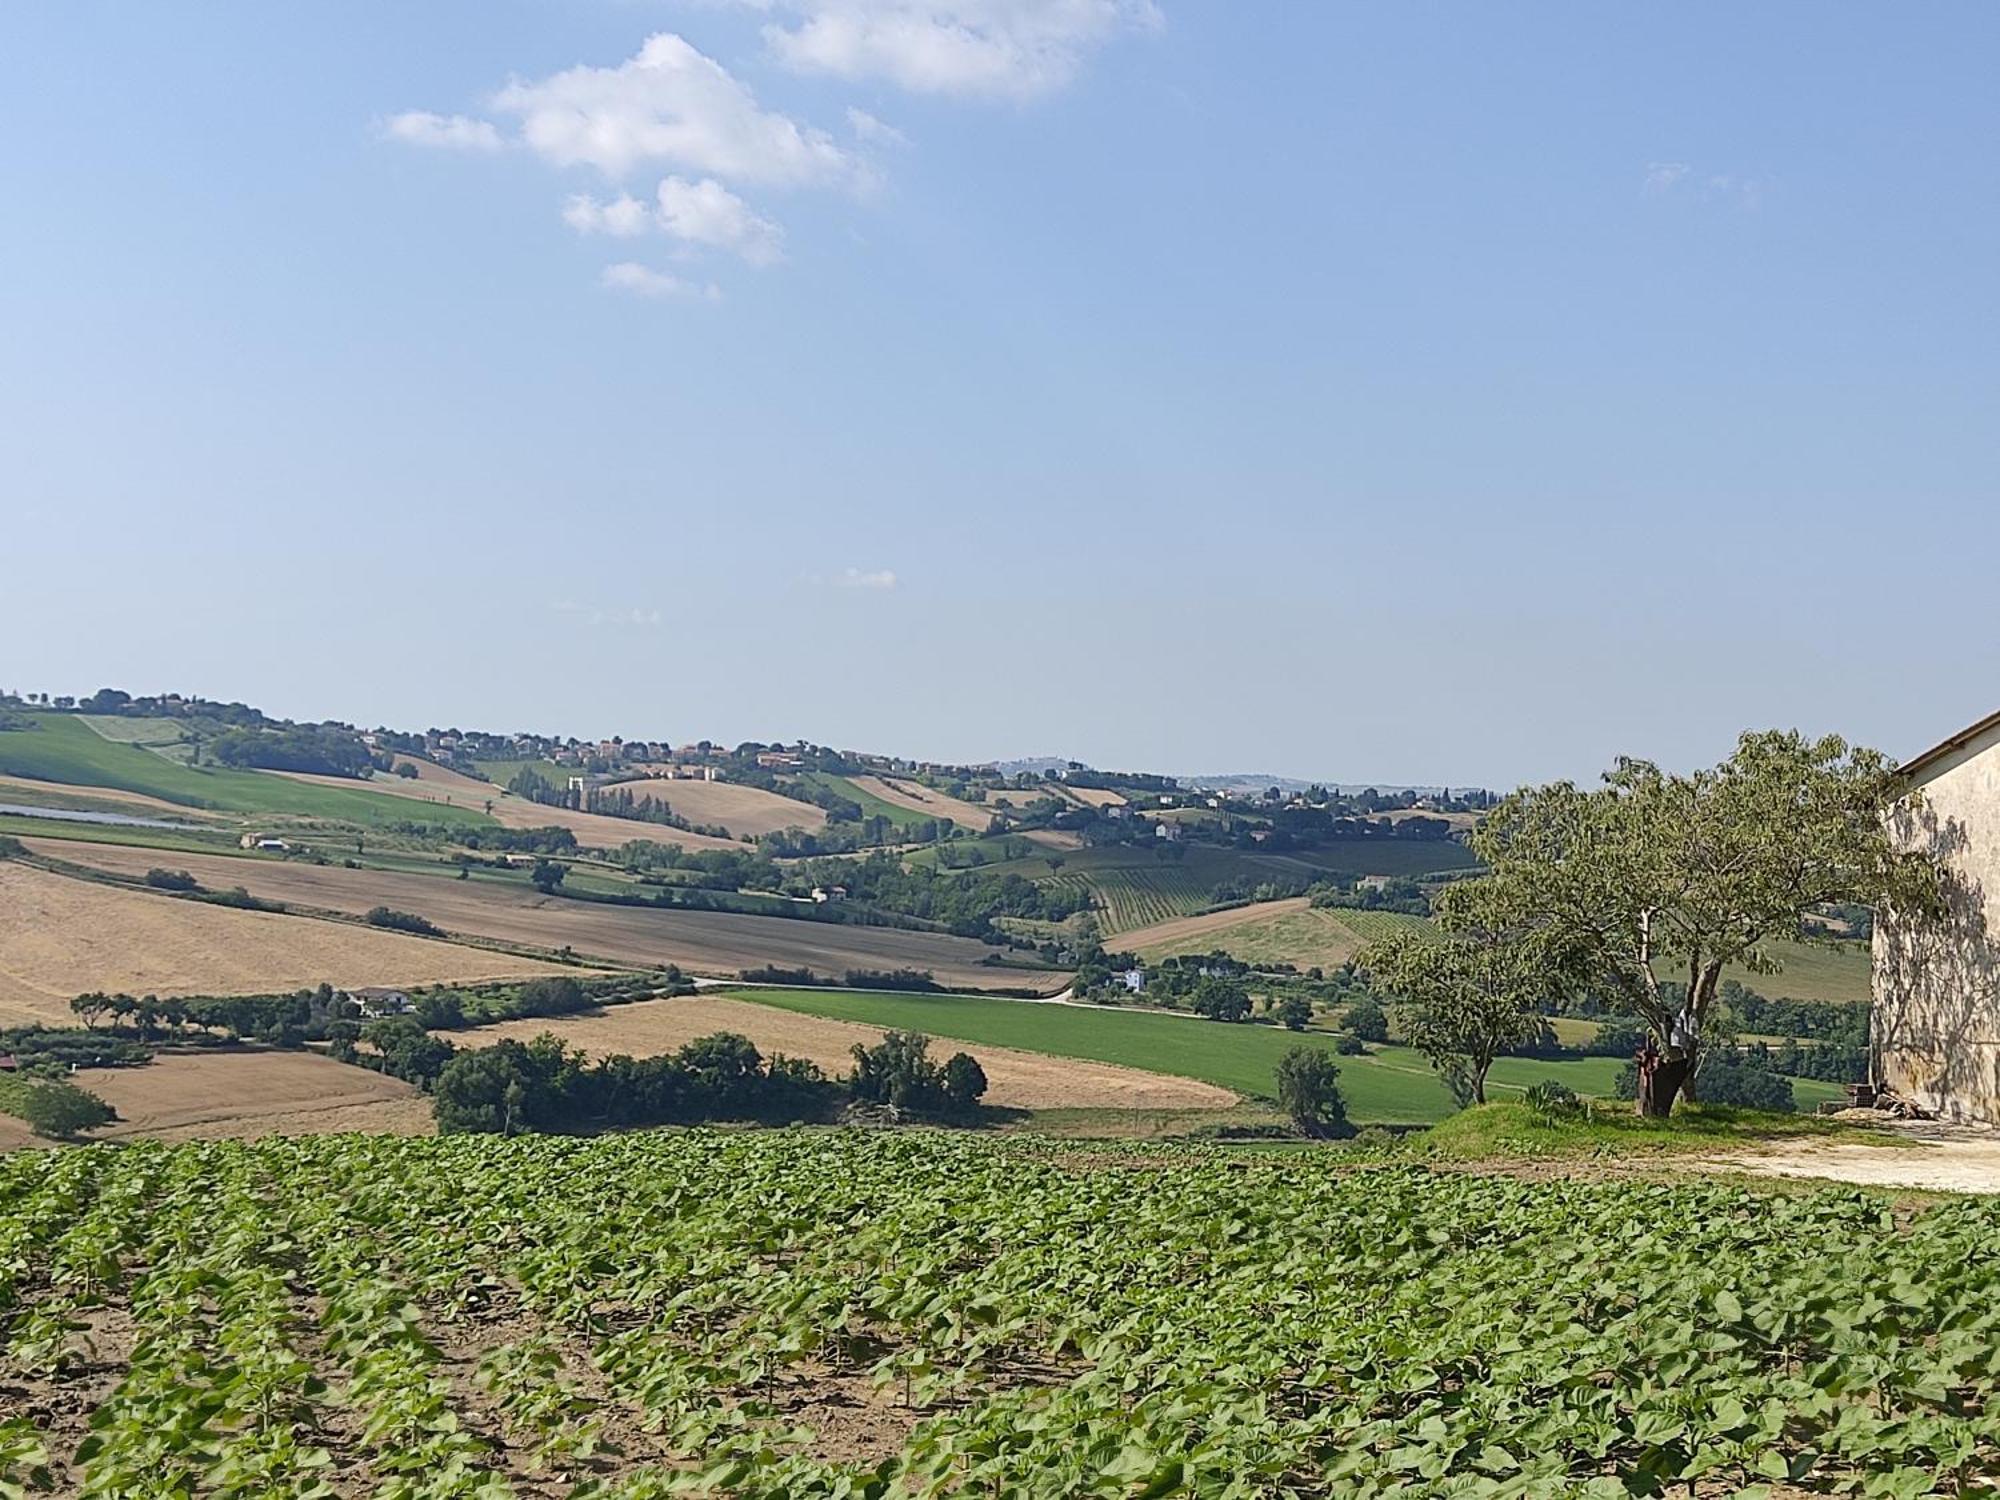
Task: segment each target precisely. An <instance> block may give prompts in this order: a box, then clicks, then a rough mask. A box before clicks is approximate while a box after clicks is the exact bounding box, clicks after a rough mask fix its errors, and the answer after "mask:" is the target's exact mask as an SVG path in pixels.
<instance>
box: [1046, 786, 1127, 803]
mask: <svg viewBox="0 0 2000 1500" xmlns="http://www.w3.org/2000/svg"><path fill="white" fill-rule="evenodd" d="M1061 786H1062V790H1063V794H1064V795H1066V796H1068V797H1070V798H1072V799H1074V800H1075V801H1078V802H1081V803H1082V804H1083V805H1084V806H1085V807H1123V806H1124V805H1125V798H1124V797H1123V796H1122V795H1121V794H1119V793H1117V792H1114V791H1112V790H1111V789H1110V788H1109V787H1093V786H1071V785H1069V783H1067V782H1063V783H1061Z"/></svg>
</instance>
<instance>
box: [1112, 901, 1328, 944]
mask: <svg viewBox="0 0 2000 1500" xmlns="http://www.w3.org/2000/svg"><path fill="white" fill-rule="evenodd" d="M1311 905H1312V903H1311V902H1310V901H1309V900H1308V899H1307V898H1306V897H1304V896H1287V897H1285V898H1284V899H1282V900H1279V901H1259V902H1255V903H1253V904H1251V905H1248V906H1231V907H1226V908H1224V909H1223V910H1222V911H1205V912H1202V913H1201V914H1200V915H1198V916H1192V917H1170V918H1169V919H1168V920H1166V921H1164V922H1155V923H1153V924H1152V925H1151V926H1150V927H1133V928H1129V929H1127V930H1126V931H1124V932H1121V933H1119V934H1118V946H1119V947H1121V948H1126V949H1129V950H1130V951H1131V952H1133V953H1138V952H1141V951H1142V950H1149V949H1150V950H1159V951H1161V952H1163V953H1164V952H1169V951H1171V952H1179V951H1180V950H1181V948H1182V946H1183V945H1184V944H1186V943H1188V942H1190V941H1191V940H1194V939H1205V938H1209V937H1213V936H1214V935H1215V934H1217V933H1220V932H1227V931H1228V930H1229V929H1230V928H1232V927H1243V926H1246V925H1248V924H1250V923H1252V922H1263V921H1267V920H1269V919H1270V918H1272V917H1286V916H1291V915H1292V914H1294V913H1296V912H1302V911H1305V910H1307V909H1308V908H1309V907H1310V906H1311Z"/></svg>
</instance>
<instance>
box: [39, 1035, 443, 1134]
mask: <svg viewBox="0 0 2000 1500" xmlns="http://www.w3.org/2000/svg"><path fill="white" fill-rule="evenodd" d="M76 1081H77V1082H78V1083H79V1084H81V1085H82V1086H83V1087H84V1088H87V1089H89V1090H90V1091H91V1092H92V1093H93V1094H96V1095H97V1096H98V1097H100V1098H101V1099H103V1100H104V1102H105V1103H107V1104H109V1105H110V1106H111V1107H112V1108H113V1109H115V1110H117V1111H118V1123H117V1124H115V1125H111V1126H108V1127H106V1128H105V1129H103V1130H100V1131H96V1132H94V1136H93V1138H94V1139H100V1140H129V1139H132V1138H134V1137H139V1136H144V1137H147V1138H149V1139H153V1140H163V1141H188V1140H247V1139H249V1138H251V1137H253V1136H260V1135H323V1134H326V1133H328V1132H331V1131H339V1130H362V1131H370V1132H374V1133H376V1134H382V1135H429V1134H430V1133H431V1130H432V1123H431V1103H430V1100H429V1099H428V1098H426V1097H425V1095H424V1094H423V1093H422V1092H421V1091H419V1090H418V1089H415V1088H412V1087H411V1086H410V1085H409V1084H407V1083H404V1082H403V1081H402V1080H401V1079H399V1078H386V1077H384V1076H383V1075H382V1074H380V1073H374V1072H370V1071H369V1070H368V1069H367V1068H357V1067H354V1066H352V1065H350V1064H348V1063H339V1062H335V1061H334V1060H333V1059H332V1058H330V1057H321V1056H320V1055H319V1054H318V1053H316V1052H265V1051H259V1050H254V1049H246V1050H243V1051H240V1052H238V1051H230V1052H169V1053H163V1054H162V1055H160V1056H159V1057H156V1058H154V1059H153V1061H152V1062H150V1063H147V1064H146V1065H145V1066H144V1067H139V1068H88V1069H85V1070H84V1071H83V1072H81V1073H78V1074H77V1075H76Z"/></svg>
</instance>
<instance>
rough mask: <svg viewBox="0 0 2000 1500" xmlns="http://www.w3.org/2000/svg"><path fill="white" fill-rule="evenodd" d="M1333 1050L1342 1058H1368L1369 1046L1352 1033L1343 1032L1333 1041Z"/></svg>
mask: <svg viewBox="0 0 2000 1500" xmlns="http://www.w3.org/2000/svg"><path fill="white" fill-rule="evenodd" d="M1333 1050H1334V1051H1335V1052H1338V1053H1339V1054H1340V1055H1341V1056H1342V1057H1366V1056H1367V1055H1368V1044H1367V1043H1366V1042H1364V1041H1362V1040H1361V1038H1360V1037H1358V1036H1356V1035H1355V1034H1354V1033H1353V1032H1351V1031H1343V1032H1342V1033H1341V1034H1340V1035H1339V1036H1337V1037H1335V1038H1334V1039H1333Z"/></svg>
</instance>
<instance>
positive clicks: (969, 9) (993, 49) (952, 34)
mask: <svg viewBox="0 0 2000 1500" xmlns="http://www.w3.org/2000/svg"><path fill="white" fill-rule="evenodd" d="M743 3H745V4H748V5H750V6H752V7H754V8H755V9H758V10H766V11H774V12H777V13H779V14H781V15H783V16H785V17H786V18H787V19H786V20H784V21H777V22H773V23H771V24H770V25H767V26H766V27H765V28H764V40H765V43H766V45H768V46H769V47H770V49H771V52H772V54H773V55H774V56H775V57H776V58H777V59H778V61H779V62H781V63H783V64H784V65H785V66H786V67H789V68H792V69H794V70H796V71H798V72H801V73H826V74H831V75H833V76H834V77H837V78H850V79H861V78H880V79H886V80H888V81H889V82H890V83H893V84H895V85H897V86H898V87H900V88H904V89H908V90H910V91H911V92H912V93H919V94H959V95H972V96H984V97H998V98H1014V99H1026V98H1032V97H1033V96H1035V95H1037V94H1045V93H1049V92H1051V91H1052V90H1055V89H1059V88H1061V87H1062V86H1063V85H1065V84H1067V83H1068V82H1069V81H1070V80H1071V79H1072V78H1074V77H1075V76H1076V74H1077V71H1078V69H1079V68H1081V66H1082V65H1083V61H1084V59H1085V58H1086V57H1088V56H1089V55H1090V54H1091V53H1092V52H1094V51H1096V50H1097V49H1098V48H1099V47H1101V46H1103V45H1105V44H1106V43H1107V42H1109V41H1110V40H1112V39H1113V38H1114V37H1116V36H1117V35H1119V34H1120V33H1121V32H1128V31H1137V30H1151V29H1153V28H1156V27H1158V26H1159V25H1160V12H1159V10H1158V8H1157V7H1156V6H1155V5H1154V4H1153V0H743Z"/></svg>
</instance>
